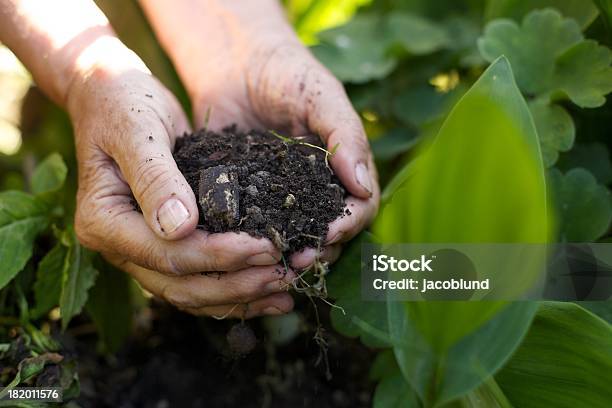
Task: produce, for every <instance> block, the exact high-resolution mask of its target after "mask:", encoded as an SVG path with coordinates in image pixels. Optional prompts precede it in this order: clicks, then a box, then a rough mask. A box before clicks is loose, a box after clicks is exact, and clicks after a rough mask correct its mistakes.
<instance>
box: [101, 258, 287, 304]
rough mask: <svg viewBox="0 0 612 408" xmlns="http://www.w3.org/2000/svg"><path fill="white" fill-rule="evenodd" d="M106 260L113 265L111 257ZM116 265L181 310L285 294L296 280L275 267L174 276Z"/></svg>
mask: <svg viewBox="0 0 612 408" xmlns="http://www.w3.org/2000/svg"><path fill="white" fill-rule="evenodd" d="M107 258H109V260H110V261H111V262H112V263H114V264H117V261H116V259H114V258H113V257H112V256H111V257H108V256H107ZM117 266H118V267H120V268H121V269H123V270H125V271H126V272H127V273H129V274H130V275H131V276H132V277H133V278H134V279H136V280H137V281H138V282H139V283H140V284H141V285H142V287H143V288H144V289H146V290H147V291H149V292H151V293H152V294H153V295H155V296H157V297H159V298H161V299H164V300H166V301H167V302H169V303H171V304H173V305H175V306H177V307H179V308H181V309H198V308H202V307H207V306H219V305H227V304H236V303H249V302H252V301H254V300H257V299H259V298H261V297H265V296H268V295H271V294H274V293H280V292H286V291H287V290H288V288H290V287H291V282H292V281H293V279H295V277H296V275H295V272H293V271H292V270H290V269H289V270H285V269H283V268H282V267H280V266H278V265H275V266H266V267H252V268H248V269H243V270H240V271H236V272H227V273H220V274H218V273H211V274H192V275H185V276H175V277H170V276H167V275H163V274H161V273H158V272H155V271H152V270H149V269H146V268H142V267H140V266H138V265H136V264H133V263H131V262H127V263H123V264H121V263H119V264H118V265H117Z"/></svg>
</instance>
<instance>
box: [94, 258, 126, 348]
mask: <svg viewBox="0 0 612 408" xmlns="http://www.w3.org/2000/svg"><path fill="white" fill-rule="evenodd" d="M94 266H95V267H96V269H97V270H99V272H100V274H99V276H98V279H97V280H96V284H95V286H94V287H93V288H92V289H91V291H90V293H89V300H88V301H87V305H86V308H87V312H89V315H90V316H91V318H92V320H93V321H94V324H95V325H96V328H97V329H98V333H99V336H100V338H101V340H102V344H103V347H104V349H105V350H106V351H108V352H115V351H117V350H118V349H119V347H120V346H121V344H122V343H123V341H124V340H125V339H126V338H127V337H128V336H129V334H130V331H131V329H132V297H131V293H130V278H129V277H128V275H127V274H126V273H124V272H122V271H120V270H117V269H116V268H114V267H113V266H112V265H110V264H108V263H106V262H104V261H103V260H101V259H99V258H97V259H96V262H95V264H94ZM118 300H119V301H118Z"/></svg>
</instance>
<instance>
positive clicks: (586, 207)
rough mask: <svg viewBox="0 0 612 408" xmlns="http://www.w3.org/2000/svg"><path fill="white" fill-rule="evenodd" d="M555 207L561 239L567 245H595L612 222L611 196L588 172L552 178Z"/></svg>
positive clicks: (575, 171)
mask: <svg viewBox="0 0 612 408" xmlns="http://www.w3.org/2000/svg"><path fill="white" fill-rule="evenodd" d="M549 180H550V185H551V192H552V198H551V199H552V205H551V206H552V207H553V208H554V209H555V211H556V213H557V217H556V218H557V220H558V222H559V225H558V229H559V236H560V239H561V240H562V241H566V242H592V241H594V240H596V239H597V238H599V237H601V236H602V235H603V234H604V233H605V232H606V231H607V230H608V227H609V225H610V221H611V220H612V204H611V201H610V192H609V191H608V189H607V188H606V187H605V186H602V185H601V184H598V183H597V180H596V179H595V177H594V176H593V175H592V174H591V173H589V172H588V171H587V170H585V169H582V168H575V169H572V170H570V171H568V172H567V173H565V174H562V173H561V172H560V171H559V170H558V169H552V171H551V172H550V174H549Z"/></svg>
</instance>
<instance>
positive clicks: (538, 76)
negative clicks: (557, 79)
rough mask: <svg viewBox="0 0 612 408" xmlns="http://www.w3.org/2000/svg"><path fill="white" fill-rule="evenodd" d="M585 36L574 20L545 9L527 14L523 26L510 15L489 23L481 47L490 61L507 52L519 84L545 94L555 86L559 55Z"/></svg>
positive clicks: (526, 88)
mask: <svg viewBox="0 0 612 408" xmlns="http://www.w3.org/2000/svg"><path fill="white" fill-rule="evenodd" d="M544 38H545V39H546V41H542V39H544ZM582 39H583V37H582V33H581V32H580V27H579V26H578V24H577V23H576V22H575V21H574V20H572V19H569V18H563V17H562V16H561V14H559V12H558V11H556V10H553V9H545V10H538V11H533V12H531V13H529V14H527V15H526V16H525V18H524V19H523V23H522V25H521V26H520V27H519V25H518V24H516V23H515V22H514V21H512V20H506V19H500V20H495V21H493V22H491V23H489V24H487V26H486V28H485V31H484V36H483V37H481V38H480V39H479V40H478V48H479V49H480V52H481V53H482V55H483V57H484V58H485V59H486V60H487V61H493V60H494V59H496V58H498V57H499V56H500V55H505V56H506V57H507V58H508V60H509V61H510V64H511V65H512V68H513V70H514V75H515V77H516V82H517V83H518V85H519V87H520V88H521V89H522V90H523V91H524V92H526V93H528V94H542V93H544V92H548V91H550V90H552V89H554V80H553V76H554V72H555V61H556V59H557V58H558V57H559V56H561V55H562V54H563V53H564V52H565V51H566V50H568V49H569V48H570V47H572V46H573V45H575V44H577V43H579V42H580V41H581V40H582Z"/></svg>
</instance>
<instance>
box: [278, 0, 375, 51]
mask: <svg viewBox="0 0 612 408" xmlns="http://www.w3.org/2000/svg"><path fill="white" fill-rule="evenodd" d="M370 2H371V0H334V1H330V0H289V1H287V11H288V14H289V18H290V20H291V21H292V22H293V25H294V27H295V30H296V31H297V33H298V35H299V37H300V39H301V40H302V42H304V43H306V44H308V45H312V44H315V43H316V41H317V37H316V35H317V34H318V33H319V32H321V31H323V30H326V29H330V28H332V27H336V26H338V25H341V24H344V23H346V22H347V21H349V20H350V18H351V17H352V16H353V14H355V12H356V11H357V9H358V8H359V7H361V6H363V5H366V4H368V3H370Z"/></svg>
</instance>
